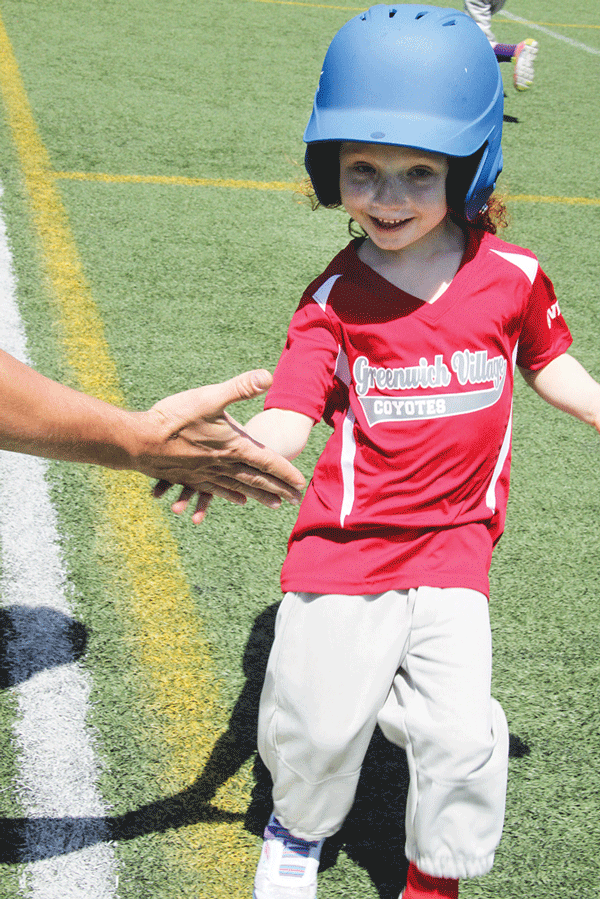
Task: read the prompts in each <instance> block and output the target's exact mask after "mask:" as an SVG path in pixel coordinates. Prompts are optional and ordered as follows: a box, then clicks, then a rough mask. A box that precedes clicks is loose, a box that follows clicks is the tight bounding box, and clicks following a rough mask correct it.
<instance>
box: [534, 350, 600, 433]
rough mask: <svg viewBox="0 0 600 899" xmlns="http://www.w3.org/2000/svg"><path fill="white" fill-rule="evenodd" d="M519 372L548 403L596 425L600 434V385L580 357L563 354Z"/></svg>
mask: <svg viewBox="0 0 600 899" xmlns="http://www.w3.org/2000/svg"><path fill="white" fill-rule="evenodd" d="M520 371H521V374H522V375H523V377H524V378H525V380H526V381H527V383H528V384H529V386H530V387H533V389H534V390H535V392H536V393H537V394H539V396H541V397H542V399H544V400H546V402H547V403H550V405H551V406H556V408H557V409H561V410H562V411H563V412H568V413H569V414H570V415H574V416H575V418H578V419H579V420H580V421H584V422H586V423H587V424H590V425H593V427H595V428H596V430H597V431H598V432H599V433H600V384H598V382H597V381H595V380H594V379H593V378H592V376H591V375H590V374H588V372H587V371H586V370H585V368H584V367H583V365H581V364H580V363H579V362H578V361H577V359H575V358H574V357H573V356H570V355H569V354H568V353H563V355H562V356H558V357H557V358H556V359H553V360H552V362H549V363H548V365H546V366H545V367H544V368H541V369H540V370H539V371H528V370H526V369H523V368H522V369H520Z"/></svg>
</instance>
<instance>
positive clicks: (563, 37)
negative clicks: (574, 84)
mask: <svg viewBox="0 0 600 899" xmlns="http://www.w3.org/2000/svg"><path fill="white" fill-rule="evenodd" d="M498 18H503V19H510V20H511V22H520V23H521V25H527V27H528V28H531V29H533V30H534V31H541V33H542V34H547V35H548V37H553V38H554V39H555V40H557V41H562V42H563V43H564V44H569V46H570V47H575V48H576V49H577V50H583V51H585V53H591V54H592V56H600V50H599V49H598V48H597V47H589V46H588V45H587V44H582V43H581V41H575V40H573V38H572V37H566V35H564V34H559V32H558V31H552V30H551V29H550V28H546V27H545V25H536V23H535V22H530V21H529V19H522V18H521V16H515V14H514V13H512V12H507V11H506V10H505V9H503V10H502V12H501V13H499V14H498Z"/></svg>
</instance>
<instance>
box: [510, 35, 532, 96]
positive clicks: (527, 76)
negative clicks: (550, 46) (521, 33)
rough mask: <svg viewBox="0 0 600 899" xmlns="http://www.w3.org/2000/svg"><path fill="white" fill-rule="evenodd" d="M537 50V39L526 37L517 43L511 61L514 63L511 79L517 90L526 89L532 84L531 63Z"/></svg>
mask: <svg viewBox="0 0 600 899" xmlns="http://www.w3.org/2000/svg"><path fill="white" fill-rule="evenodd" d="M537 52H538V44H537V41H534V40H533V38H530V37H528V38H527V40H526V41H521V43H520V44H517V49H516V52H515V55H514V56H513V58H512V61H513V62H514V64H515V68H514V71H513V81H514V84H515V88H516V89H517V90H518V91H526V90H527V88H528V87H530V86H531V84H533V78H534V72H533V63H534V60H535V57H536V56H537Z"/></svg>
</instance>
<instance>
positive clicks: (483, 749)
mask: <svg viewBox="0 0 600 899" xmlns="http://www.w3.org/2000/svg"><path fill="white" fill-rule="evenodd" d="M491 663H492V648H491V633H490V624H489V614H488V602H487V599H486V597H485V596H484V595H483V594H481V593H477V592H475V591H473V590H463V589H445V590H441V589H434V588H430V587H420V588H417V589H411V590H407V591H401V590H398V591H397V590H390V591H387V592H385V593H381V594H377V595H368V596H339V595H318V594H310V593H288V594H286V596H285V598H284V600H283V602H282V604H281V607H280V609H279V613H278V618H277V625H276V631H275V642H274V644H273V648H272V651H271V655H270V658H269V663H268V667H267V672H266V677H265V684H264V688H263V693H262V697H261V703H260V712H259V751H260V754H261V757H262V759H263V761H264V762H265V764H266V765H267V767H268V768H269V770H270V772H271V775H272V778H273V784H274V786H273V802H274V811H275V814H276V816H277V817H278V818H279V820H280V821H281V823H282V824H283V825H284V826H285V827H287V828H288V829H289V830H290V831H291V832H292V833H293V834H294V835H295V836H298V837H301V838H303V839H307V840H317V839H321V838H323V837H327V836H330V835H331V834H333V833H335V832H336V831H337V830H339V828H340V827H341V825H342V823H343V821H344V819H345V817H346V815H347V814H348V812H349V810H350V808H351V806H352V803H353V800H354V795H355V792H356V787H357V784H358V778H359V775H360V769H361V765H362V762H363V759H364V756H365V753H366V751H367V748H368V745H369V742H370V740H371V737H372V734H373V731H374V729H375V726H376V724H379V725H380V727H381V729H382V730H383V733H384V734H385V736H386V737H387V738H388V739H389V740H390V741H391V742H393V743H395V744H397V745H398V746H401V747H402V748H404V749H405V750H406V753H407V757H408V765H409V770H410V788H409V794H408V799H407V808H406V854H407V857H408V859H409V860H410V861H413V862H414V863H415V864H416V865H417V867H418V868H420V870H421V871H423V872H425V873H427V874H431V875H433V876H437V877H459V878H462V877H475V876H478V875H480V874H485V873H486V872H487V871H489V869H490V868H491V866H492V863H493V859H494V851H495V849H496V847H497V845H498V842H499V840H500V835H501V833H502V826H503V821H504V805H505V796H506V776H507V766H508V728H507V724H506V719H505V716H504V713H503V711H502V709H501V707H500V705H499V704H498V703H497V702H496V701H495V700H494V699H493V698H492V697H491V695H490V683H491V667H492V665H491ZM382 826H385V824H384V822H382Z"/></svg>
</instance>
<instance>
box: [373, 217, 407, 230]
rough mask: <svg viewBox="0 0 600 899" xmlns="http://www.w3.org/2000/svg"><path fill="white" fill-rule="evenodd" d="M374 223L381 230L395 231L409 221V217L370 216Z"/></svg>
mask: <svg viewBox="0 0 600 899" xmlns="http://www.w3.org/2000/svg"><path fill="white" fill-rule="evenodd" d="M371 220H372V222H373V224H374V225H376V226H377V227H378V228H381V230H382V231H396V230H398V229H400V228H401V227H402V226H403V225H405V224H406V223H407V222H409V221H410V219H380V218H376V217H375V216H373V215H372V216H371Z"/></svg>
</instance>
